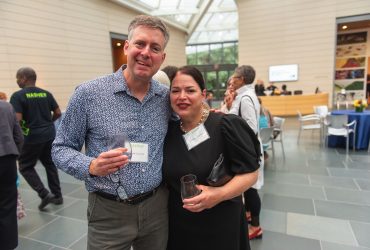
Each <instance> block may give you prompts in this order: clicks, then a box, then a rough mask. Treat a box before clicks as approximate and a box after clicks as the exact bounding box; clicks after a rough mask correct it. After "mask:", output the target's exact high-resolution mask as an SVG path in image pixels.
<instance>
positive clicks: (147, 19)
mask: <svg viewBox="0 0 370 250" xmlns="http://www.w3.org/2000/svg"><path fill="white" fill-rule="evenodd" d="M139 26H144V27H148V28H151V29H159V30H160V31H161V32H162V33H163V36H164V48H165V47H166V46H167V43H168V40H170V33H169V32H168V28H167V26H166V24H165V23H164V22H163V21H162V20H161V19H159V18H158V17H154V16H146V15H139V16H136V17H135V18H134V19H133V20H132V21H131V23H130V25H129V26H128V40H131V38H132V34H133V32H134V30H135V29H136V28H137V27H139Z"/></svg>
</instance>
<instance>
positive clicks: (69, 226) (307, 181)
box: [17, 117, 370, 250]
mask: <svg viewBox="0 0 370 250" xmlns="http://www.w3.org/2000/svg"><path fill="white" fill-rule="evenodd" d="M284 129H285V132H284V146H285V153H286V158H285V160H284V158H283V157H282V155H281V152H282V151H281V148H280V145H279V143H277V144H276V145H275V151H276V159H275V162H274V161H272V159H271V158H270V159H269V160H268V162H267V166H266V169H265V185H264V187H263V189H262V190H261V191H260V194H261V197H262V213H261V224H262V227H263V229H264V235H263V238H262V239H260V240H253V241H252V242H251V247H252V249H253V250H275V249H276V250H298V249H299V250H366V249H368V250H370V237H369V235H370V164H369V163H370V154H369V153H367V152H366V151H359V152H355V153H353V152H350V156H349V157H346V156H345V150H344V149H341V148H339V149H333V148H329V149H328V148H323V147H320V146H319V134H318V133H317V132H314V133H312V132H311V131H304V132H303V135H302V137H301V141H300V144H299V145H297V142H296V138H297V134H298V123H297V121H296V118H295V117H294V118H288V119H287V121H286V124H285V127H284ZM271 155H272V154H271V153H270V156H271ZM37 169H38V171H39V172H40V175H41V176H43V179H44V180H45V174H44V171H43V169H42V167H41V166H38V167H37ZM60 177H61V182H62V191H63V194H64V199H65V202H64V204H63V205H61V206H54V205H49V206H48V207H47V209H46V211H45V212H40V211H39V210H38V209H37V206H38V204H39V202H40V200H39V198H38V197H37V195H36V193H35V192H34V191H33V190H31V189H30V187H29V186H28V184H27V183H25V181H24V180H22V182H21V186H20V192H21V196H22V199H23V201H24V203H25V207H26V212H27V216H26V217H25V218H23V219H21V220H20V221H19V240H20V242H19V247H18V248H17V249H19V250H33V249H35V250H42V249H53V250H57V249H73V250H78V249H86V233H87V222H86V206H87V192H86V191H85V187H84V185H83V183H81V182H80V181H78V180H76V179H74V178H72V177H71V176H68V175H66V174H64V173H60ZM225 250H226V249H225Z"/></svg>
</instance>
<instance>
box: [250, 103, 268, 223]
mask: <svg viewBox="0 0 370 250" xmlns="http://www.w3.org/2000/svg"><path fill="white" fill-rule="evenodd" d="M258 102H259V103H260V105H261V111H260V120H259V129H262V128H270V127H273V126H274V118H273V116H272V115H271V113H270V111H269V110H268V109H267V108H265V107H264V106H263V105H262V100H261V98H259V97H258ZM268 147H269V145H264V144H263V157H264V160H265V161H266V160H267V158H268V154H267V151H266V149H267V148H268ZM249 213H250V211H249ZM247 217H248V216H247ZM249 217H250V216H249Z"/></svg>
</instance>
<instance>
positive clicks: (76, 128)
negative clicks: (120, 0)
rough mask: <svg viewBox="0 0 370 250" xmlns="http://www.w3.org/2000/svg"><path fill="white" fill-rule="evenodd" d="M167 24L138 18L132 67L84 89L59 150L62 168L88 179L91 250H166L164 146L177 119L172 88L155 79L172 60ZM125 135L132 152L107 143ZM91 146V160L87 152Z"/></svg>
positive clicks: (131, 39) (132, 32)
mask: <svg viewBox="0 0 370 250" xmlns="http://www.w3.org/2000/svg"><path fill="white" fill-rule="evenodd" d="M168 39H169V33H168V30H167V28H166V26H165V24H164V23H163V22H162V21H161V20H160V19H158V18H156V17H150V16H137V17H135V18H134V20H133V21H132V22H131V23H130V25H129V28H128V40H127V41H125V45H124V52H125V54H126V55H127V65H123V66H122V67H121V68H120V69H119V70H118V71H117V72H115V73H113V74H110V75H107V76H103V77H100V78H98V79H95V80H92V81H88V82H86V83H84V84H82V85H80V86H79V87H78V88H77V89H76V91H75V93H74V94H73V96H72V97H71V100H70V102H69V104H68V107H67V110H66V113H65V116H64V118H63V120H62V122H61V124H60V127H59V129H58V133H57V136H56V139H55V141H54V144H53V150H52V154H53V159H54V162H55V163H56V165H57V167H58V168H60V169H62V170H63V171H65V172H67V173H68V174H71V175H73V176H74V177H76V178H78V179H80V180H83V181H85V185H86V188H87V191H89V198H88V203H89V204H88V213H87V216H88V237H87V238H88V243H87V244H88V249H90V250H91V249H124V250H126V249H127V250H129V249H130V248H131V246H133V248H134V249H135V250H147V249H153V250H154V249H155V250H162V249H163V250H164V249H166V243H167V234H168V215H167V199H168V192H167V190H166V189H165V188H164V187H163V186H161V185H160V184H161V182H162V170H161V166H162V159H163V156H162V154H163V142H164V138H165V135H166V132H167V124H168V121H169V118H170V116H171V110H170V106H169V89H168V88H166V87H165V86H163V85H162V84H160V83H159V82H157V81H154V80H152V76H153V75H154V74H155V73H156V72H157V71H158V69H159V68H160V66H161V64H162V63H163V61H164V59H165V57H166V54H165V52H164V49H165V47H166V45H167V42H168ZM115 134H125V135H126V136H127V137H128V139H129V140H130V142H131V146H132V158H131V160H130V161H129V159H128V156H126V155H124V154H123V153H125V152H126V150H127V149H126V148H118V149H113V150H109V147H107V143H106V141H107V140H108V138H109V137H111V136H112V135H115ZM84 144H85V149H86V154H83V153H81V152H80V150H81V149H82V146H83V145H84Z"/></svg>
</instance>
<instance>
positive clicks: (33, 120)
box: [10, 67, 63, 210]
mask: <svg viewBox="0 0 370 250" xmlns="http://www.w3.org/2000/svg"><path fill="white" fill-rule="evenodd" d="M16 78H17V84H18V86H19V87H20V88H21V90H19V91H17V92H15V93H14V94H13V95H12V96H11V98H10V103H11V104H12V105H13V107H14V109H15V112H16V115H17V119H18V121H19V122H20V125H21V128H22V130H23V135H24V137H25V138H24V145H23V148H22V152H21V154H20V156H19V158H18V162H19V171H20V173H21V174H22V176H23V177H24V179H25V180H26V181H27V183H28V184H29V185H30V186H31V187H32V188H33V190H35V191H36V192H37V194H38V196H39V197H40V198H41V203H40V205H39V210H43V209H44V208H45V207H46V206H47V205H48V204H49V203H53V204H55V205H60V204H62V203H63V197H62V191H61V188H60V182H59V175H58V170H57V168H56V167H55V165H54V163H53V161H52V159H51V144H52V142H53V140H54V138H55V127H54V123H53V122H54V121H55V120H57V119H58V118H59V117H60V116H61V111H60V109H59V106H58V103H57V102H56V101H55V99H54V97H53V95H52V94H51V93H50V92H49V91H46V90H44V89H41V88H39V87H36V79H37V76H36V72H35V71H34V70H33V69H32V68H29V67H23V68H20V69H19V70H18V71H17V74H16ZM38 160H40V161H41V163H42V165H43V166H44V168H45V171H46V176H47V179H48V185H49V188H50V191H51V193H50V191H49V190H48V189H46V188H45V186H44V184H43V183H42V181H41V179H40V177H39V175H38V174H37V172H36V170H35V166H36V163H37V161H38Z"/></svg>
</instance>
